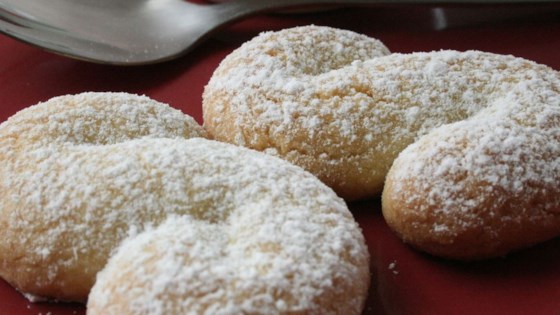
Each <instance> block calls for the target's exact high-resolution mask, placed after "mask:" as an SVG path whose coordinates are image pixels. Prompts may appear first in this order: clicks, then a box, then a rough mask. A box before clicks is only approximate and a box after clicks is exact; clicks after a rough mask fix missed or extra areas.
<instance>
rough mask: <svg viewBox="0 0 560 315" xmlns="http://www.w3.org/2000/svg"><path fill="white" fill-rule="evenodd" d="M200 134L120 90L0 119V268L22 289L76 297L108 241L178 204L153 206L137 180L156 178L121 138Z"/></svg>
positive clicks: (148, 182) (170, 112)
mask: <svg viewBox="0 0 560 315" xmlns="http://www.w3.org/2000/svg"><path fill="white" fill-rule="evenodd" d="M205 134H206V133H205V132H204V130H203V129H202V128H201V127H200V126H199V125H198V124H197V123H196V122H195V121H194V120H193V119H192V118H191V117H188V116H186V115H184V114H183V113H181V112H180V111H178V110H176V109H172V108H171V107H169V106H168V105H165V104H162V103H159V102H156V101H154V100H151V99H149V98H147V97H142V96H136V95H130V94H125V93H83V94H79V95H68V96H61V97H56V98H53V99H51V100H49V101H47V102H45V103H41V104H38V105H36V106H32V107H29V108H27V109H24V110H22V111H20V112H19V113H17V114H16V115H14V116H12V117H11V118H10V119H8V120H7V121H6V122H4V123H2V124H1V125H0V174H1V176H0V177H1V179H0V200H1V201H2V202H1V203H0V275H1V276H2V277H3V278H4V279H6V280H7V281H9V282H10V283H12V284H13V285H14V286H15V287H16V288H18V289H19V290H21V291H23V292H25V293H30V294H34V295H39V296H45V297H50V298H55V299H61V300H85V298H86V296H87V293H88V292H89V290H90V288H91V286H92V285H93V281H94V278H95V274H96V272H97V271H99V270H100V269H101V267H102V266H103V265H104V264H105V261H106V259H107V257H108V255H109V253H110V251H111V250H112V249H113V248H114V247H115V242H116V240H118V239H122V238H124V237H126V236H127V235H129V234H130V233H135V232H136V230H141V229H142V228H143V226H142V225H143V224H148V223H150V222H156V221H157V218H158V217H162V216H164V215H166V213H167V212H176V211H177V209H175V208H173V207H170V208H159V207H156V208H155V209H152V208H154V205H155V204H158V203H160V202H161V201H160V200H158V199H157V198H156V197H157V196H156V195H153V194H152V195H149V194H144V193H143V191H142V189H156V188H157V185H158V182H157V177H155V176H152V175H155V174H151V173H150V172H151V169H150V168H149V167H148V166H146V165H145V164H146V162H145V161H143V160H140V156H139V155H138V154H135V153H134V149H133V148H132V147H127V146H128V145H126V143H127V142H128V141H131V140H132V139H135V138H145V139H148V138H161V137H167V138H186V137H198V136H205ZM123 148H125V149H123ZM150 176H152V177H150ZM122 209H126V210H127V211H124V210H122ZM161 219H162V218H161ZM105 234H108V235H105ZM105 236H107V237H105Z"/></svg>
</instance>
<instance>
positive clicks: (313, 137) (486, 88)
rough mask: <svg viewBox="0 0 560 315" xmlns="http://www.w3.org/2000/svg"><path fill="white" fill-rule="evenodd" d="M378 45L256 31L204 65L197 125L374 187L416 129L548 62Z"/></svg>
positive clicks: (446, 119) (326, 177)
mask: <svg viewBox="0 0 560 315" xmlns="http://www.w3.org/2000/svg"><path fill="white" fill-rule="evenodd" d="M327 39H328V40H330V41H329V42H327ZM348 42H352V43H354V44H348ZM336 47H343V48H341V49H337V48H336ZM344 48H346V49H344ZM301 51H305V53H301ZM387 54H388V51H387V50H386V48H384V46H382V44H381V43H379V42H378V41H376V40H374V39H371V38H367V37H364V36H362V35H358V34H355V33H351V32H348V31H341V30H335V29H331V28H326V27H315V26H311V27H301V28H294V29H288V30H283V31H280V32H276V33H265V34H262V35H260V36H258V37H256V38H255V39H253V40H251V41H250V42H248V43H246V44H244V45H243V46H242V47H240V48H239V49H238V50H236V51H235V52H233V53H232V54H231V55H229V56H228V57H227V58H226V59H225V60H224V61H223V62H222V63H221V65H220V67H219V68H218V69H217V70H216V72H215V73H214V76H213V77H212V79H211V80H210V82H209V84H208V86H207V87H206V90H205V94H204V104H203V105H204V106H203V109H204V112H205V116H204V117H205V127H206V128H207V129H208V130H209V132H210V133H211V134H212V135H213V136H214V137H215V138H217V139H220V140H224V141H228V142H232V143H236V144H240V145H245V146H248V147H251V148H255V149H258V150H263V151H265V152H267V153H270V154H274V155H278V156H280V157H282V158H285V159H287V160H289V161H291V162H293V163H295V164H297V165H300V166H302V167H304V168H305V169H307V170H309V171H311V172H312V173H313V174H315V175H317V176H318V177H319V178H320V179H321V180H323V181H324V182H325V183H327V184H328V185H329V186H331V187H333V188H334V189H335V191H337V192H338V193H339V194H340V195H341V196H343V197H345V198H347V199H355V198H363V197H368V196H374V195H376V194H378V193H380V192H381V189H382V187H383V182H384V179H385V176H386V174H387V171H388V170H389V167H390V166H391V164H392V162H393V160H394V159H395V158H396V156H397V155H398V153H399V152H401V151H402V150H403V149H404V148H405V147H406V146H408V145H409V144H411V143H412V142H414V141H415V140H416V139H418V138H419V137H420V136H422V135H424V134H426V133H427V132H429V131H430V130H432V129H434V128H436V127H438V126H441V125H443V124H447V123H450V122H454V121H459V120H463V119H465V118H467V117H470V116H472V115H474V114H476V113H478V112H480V111H481V110H482V109H484V108H486V107H488V106H489V105H490V104H492V103H493V102H494V101H495V100H496V99H499V98H503V97H505V95H506V94H507V92H508V91H510V90H511V89H513V88H514V87H516V86H517V85H519V83H520V82H522V81H525V80H529V79H531V78H533V77H536V76H539V75H541V74H540V73H550V72H551V71H552V70H551V69H549V68H547V67H546V66H543V65H537V64H535V63H533V62H530V61H527V60H524V59H521V58H515V57H513V56H503V55H496V54H491V53H484V52H479V51H467V52H456V51H438V52H429V53H413V54H398V53H394V54H388V55H387Z"/></svg>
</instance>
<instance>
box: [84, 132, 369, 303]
mask: <svg viewBox="0 0 560 315" xmlns="http://www.w3.org/2000/svg"><path fill="white" fill-rule="evenodd" d="M184 144H185V145H182V144H181V145H180V144H179V143H175V144H173V143H166V144H165V146H164V147H168V148H173V149H172V150H167V151H165V152H164V154H159V152H160V150H158V158H159V159H164V160H166V159H170V160H171V159H172V160H173V164H172V165H168V166H166V168H171V169H170V170H169V177H167V178H166V180H165V183H168V185H181V186H182V185H185V186H186V187H188V190H189V191H190V194H189V195H188V196H187V197H186V198H187V199H189V201H188V204H194V206H193V208H192V209H191V210H190V213H191V215H190V216H184V217H181V218H172V219H170V220H168V221H167V222H165V223H164V224H162V225H160V226H159V227H157V228H155V229H153V230H149V231H147V232H145V233H142V234H140V235H138V236H137V237H133V238H130V239H129V240H127V241H126V242H125V243H123V244H122V246H121V247H120V248H119V250H118V251H117V253H116V254H115V255H114V256H113V257H112V258H111V260H110V262H109V263H108V265H107V267H106V268H105V269H104V270H103V271H102V272H101V273H100V274H99V276H98V280H97V283H96V285H95V286H94V289H93V290H92V293H91V295H90V297H89V302H88V312H89V313H88V314H139V313H142V314H143V313H150V314H240V313H253V314H289V313H297V312H300V313H310V314H342V313H344V314H359V313H360V312H361V309H362V307H363V302H364V298H365V295H366V292H367V288H368V281H367V280H366V279H367V278H369V275H368V254H367V249H366V248H365V245H364V240H363V237H362V235H361V233H360V230H359V228H358V227H357V225H356V223H355V222H354V220H353V218H352V216H351V214H350V213H349V212H348V210H347V208H346V206H345V204H344V202H343V201H342V200H341V199H339V198H338V197H336V195H335V194H334V193H333V192H332V190H330V189H328V188H327V187H326V186H324V185H323V184H321V183H320V182H319V181H318V180H317V179H316V178H314V177H313V176H312V175H311V174H308V173H306V172H304V171H303V170H301V169H300V168H298V167H295V166H293V165H290V164H288V163H287V162H284V161H281V160H279V159H276V158H274V157H269V156H266V155H264V154H260V153H257V152H254V151H250V150H247V149H243V148H239V147H234V146H232V145H227V144H223V143H212V142H209V141H205V140H202V139H192V140H187V141H186V143H184ZM154 161H157V160H154ZM157 164H161V163H157ZM165 164H167V163H165ZM171 174H176V175H174V176H171ZM187 174H188V175H187Z"/></svg>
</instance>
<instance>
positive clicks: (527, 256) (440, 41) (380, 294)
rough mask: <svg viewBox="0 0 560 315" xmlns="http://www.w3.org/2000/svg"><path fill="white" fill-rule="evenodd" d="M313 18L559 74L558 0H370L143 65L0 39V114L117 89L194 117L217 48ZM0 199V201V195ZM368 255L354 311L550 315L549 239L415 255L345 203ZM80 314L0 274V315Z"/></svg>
mask: <svg viewBox="0 0 560 315" xmlns="http://www.w3.org/2000/svg"><path fill="white" fill-rule="evenodd" d="M306 24H317V25H329V26H333V27H339V28H346V29H350V30H354V31H357V32H360V33H364V34H368V35H370V36H373V37H377V38H379V39H381V40H382V41H383V42H384V43H385V44H386V45H387V46H388V47H389V48H390V49H391V50H392V51H395V52H411V51H426V50H439V49H457V50H467V49H478V50H484V51H491V52H496V53H503V54H513V55H516V56H519V57H525V58H528V59H532V60H534V61H537V62H539V63H543V64H547V65H549V66H551V67H552V68H555V69H557V70H560V58H559V57H560V53H559V52H560V5H559V4H548V5H538V6H537V5H531V6H528V5H527V6H520V5H515V6H447V7H443V8H441V7H440V8H436V7H429V6H375V7H368V8H359V9H337V10H328V11H320V12H318V13H315V14H312V13H301V14H295V15H286V14H281V15H273V16H265V17H258V18H253V19H250V20H247V21H244V22H241V23H239V24H237V25H234V26H232V27H230V28H228V29H225V30H224V31H222V32H221V33H219V34H217V35H216V36H214V37H213V38H212V39H210V40H209V41H208V42H206V43H204V44H203V45H202V46H200V47H198V48H197V49H196V50H195V51H194V52H193V53H191V54H189V55H187V56H185V57H184V58H181V59H178V60H175V61H171V62H168V63H165V64H160V65H154V66H145V67H133V68H123V67H113V66H104V65H95V64H89V63H84V62H81V61H76V60H70V59H66V58H63V57H59V56H56V55H52V54H50V53H46V52H43V51H40V50H39V49H37V48H33V47H29V46H26V45H24V44H21V43H19V42H16V41H14V40H12V39H10V38H7V37H4V36H0V56H1V57H0V102H1V103H0V104H1V105H0V121H3V120H5V119H6V118H8V117H9V116H11V115H13V114H14V113H15V112H17V111H18V110H20V109H22V108H24V107H26V106H29V105H32V104H35V103H37V102H39V101H44V100H47V99H49V98H51V97H53V96H57V95H62V94H70V93H72V94H74V93H79V92H83V91H126V92H131V93H139V94H146V95H148V96H150V97H152V98H154V99H157V100H159V101H162V102H166V103H169V104H171V105H172V106H174V107H176V108H179V109H181V110H183V111H184V112H185V113H187V114H190V115H192V116H194V117H195V118H196V119H197V120H198V121H199V122H201V119H202V114H201V95H202V91H203V88H204V85H205V84H206V82H208V79H209V78H210V76H211V74H212V72H213V71H214V69H215V68H216V66H217V65H218V63H219V62H220V60H222V58H224V57H225V56H226V55H227V54H228V53H230V52H231V51H232V50H233V49H235V48H236V47H238V46H239V45H240V44H241V43H242V42H244V41H246V40H248V39H250V38H252V37H253V36H255V35H256V34H258V33H259V32H261V31H265V30H277V29H281V28H286V27H292V26H296V25H306ZM0 202H1V201H0ZM350 208H351V210H352V211H353V213H354V215H355V217H356V219H357V220H358V222H359V223H360V225H361V226H362V228H363V230H364V234H365V236H366V239H367V242H368V246H369V250H370V252H371V255H372V260H371V271H372V278H371V279H372V286H371V290H370V294H369V298H368V301H367V305H366V309H365V311H364V314H558V313H559V312H560V268H558V266H560V239H555V240H552V241H549V242H547V243H544V244H541V245H538V246H536V247H533V248H530V249H527V250H524V251H521V252H518V253H515V254H512V255H510V256H508V257H506V258H502V259H495V260H491V261H484V262H476V263H458V262H452V261H446V260H442V259H437V258H434V257H431V256H428V255H425V254H422V253H419V252H417V251H415V250H413V249H411V248H409V247H408V246H407V245H405V244H403V243H402V242H401V241H400V240H399V239H397V238H396V237H395V236H394V235H393V234H392V233H391V231H390V230H389V229H388V227H387V226H386V224H385V223H384V221H383V218H382V216H381V214H380V209H379V208H380V205H379V200H369V201H364V202H360V203H354V204H351V205H350ZM49 312H50V314H52V315H59V314H84V313H85V308H84V307H83V306H82V305H76V304H62V303H60V304H51V303H36V304H33V303H29V302H27V300H26V299H25V298H23V297H22V296H21V295H20V294H19V293H18V292H17V291H15V290H14V289H13V288H11V287H10V286H9V285H8V284H6V283H5V282H4V281H2V280H0V315H7V314H10V315H11V314H34V315H36V314H40V313H41V314H49Z"/></svg>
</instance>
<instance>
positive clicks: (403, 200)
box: [383, 54, 560, 259]
mask: <svg viewBox="0 0 560 315" xmlns="http://www.w3.org/2000/svg"><path fill="white" fill-rule="evenodd" d="M476 57H477V59H478V60H479V61H478V62H476V63H474V65H473V62H472V61H471V60H468V61H463V60H461V63H460V68H461V69H463V71H465V70H464V69H465V68H467V70H466V71H465V73H469V71H470V73H471V75H469V76H465V78H464V80H463V81H457V80H455V81H451V82H446V85H451V84H452V85H453V86H454V88H459V89H462V90H463V92H462V95H463V99H464V95H465V94H472V93H474V92H476V93H480V95H479V96H478V97H479V98H480V99H481V103H483V105H484V107H485V109H483V110H481V111H479V112H478V113H477V114H475V115H473V116H471V117H470V118H468V119H467V120H464V121H460V122H456V123H452V124H448V125H444V126H441V127H439V128H437V129H435V130H433V131H431V132H429V133H428V134H427V135H425V136H423V137H421V138H420V139H419V140H418V141H416V142H415V143H413V144H412V145H410V146H409V147H407V148H406V149H405V150H404V151H402V152H401V153H400V155H399V157H398V158H397V159H396V160H395V162H394V164H393V166H392V168H391V171H390V172H389V175H388V176H387V180H386V187H385V190H384V193H383V199H384V200H383V202H384V205H383V212H384V215H385V218H386V220H387V222H388V223H389V225H391V226H392V227H393V228H394V229H395V230H396V231H397V233H399V234H400V235H401V236H402V237H403V238H404V239H405V240H406V241H407V242H410V243H411V244H414V245H415V246H417V247H419V248H422V249H424V250H426V251H429V252H432V253H434V254H437V255H441V256H447V257H452V258H459V259H480V258H487V257H495V256H500V255H504V254H506V253H507V252H509V251H511V250H515V249H519V248H523V247H526V246H529V245H532V244H534V243H538V242H541V241H544V240H547V239H550V238H552V237H555V236H558V235H560V199H559V198H558V196H560V74H559V73H558V72H557V71H554V70H552V69H550V68H547V67H545V66H542V65H537V64H534V63H531V62H528V61H525V60H522V59H517V58H513V57H502V56H492V55H490V56H488V55H487V56H484V55H481V54H477V55H476ZM448 62H449V61H448ZM495 62H501V63H495ZM500 65H502V66H500ZM473 66H475V67H473ZM471 67H473V68H472V69H471ZM448 76H449V73H448V72H446V73H445V74H444V75H443V76H441V80H442V81H444V82H445V81H447V80H448ZM478 78H487V79H482V80H481V79H478ZM480 83H484V85H482V86H481V85H479V84H480ZM467 85H470V86H467ZM479 86H480V87H479ZM436 91H437V90H436ZM458 95H459V96H460V95H461V94H458Z"/></svg>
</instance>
